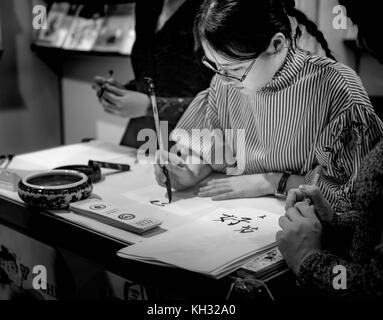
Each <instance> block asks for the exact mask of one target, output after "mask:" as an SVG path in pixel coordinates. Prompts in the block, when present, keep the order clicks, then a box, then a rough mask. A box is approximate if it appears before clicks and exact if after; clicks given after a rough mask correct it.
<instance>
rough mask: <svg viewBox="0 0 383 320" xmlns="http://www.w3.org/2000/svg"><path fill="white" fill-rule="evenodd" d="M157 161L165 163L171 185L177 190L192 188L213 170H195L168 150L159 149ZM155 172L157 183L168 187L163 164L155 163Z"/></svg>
mask: <svg viewBox="0 0 383 320" xmlns="http://www.w3.org/2000/svg"><path fill="white" fill-rule="evenodd" d="M157 161H158V162H159V163H165V167H166V169H167V170H168V173H169V177H170V183H171V186H172V188H174V189H175V190H184V189H187V188H190V187H192V186H194V185H195V184H196V183H198V182H199V181H200V180H201V178H204V177H205V176H206V175H207V174H208V173H210V172H211V169H208V170H206V169H205V170H203V171H205V172H203V171H202V170H201V171H199V172H198V171H197V172H195V171H193V170H192V169H191V168H190V166H189V165H187V164H186V163H184V161H183V160H182V158H180V157H178V156H177V155H175V154H174V153H170V152H167V151H157ZM154 173H155V176H156V181H157V183H158V184H159V185H160V186H162V187H166V184H165V183H166V177H165V175H164V173H163V171H162V167H161V165H159V164H155V165H154ZM201 174H202V175H201Z"/></svg>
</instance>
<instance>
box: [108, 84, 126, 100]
mask: <svg viewBox="0 0 383 320" xmlns="http://www.w3.org/2000/svg"><path fill="white" fill-rule="evenodd" d="M105 90H106V91H107V92H111V93H113V94H115V95H116V96H119V97H122V96H125V95H127V94H129V90H124V89H121V88H118V87H117V86H115V85H113V84H111V83H110V82H107V83H106V84H105Z"/></svg>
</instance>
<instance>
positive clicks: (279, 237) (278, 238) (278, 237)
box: [275, 230, 283, 245]
mask: <svg viewBox="0 0 383 320" xmlns="http://www.w3.org/2000/svg"><path fill="white" fill-rule="evenodd" d="M282 236H283V231H281V230H280V231H278V232H277V233H276V234H275V242H276V243H277V245H279V243H280V241H281V239H282Z"/></svg>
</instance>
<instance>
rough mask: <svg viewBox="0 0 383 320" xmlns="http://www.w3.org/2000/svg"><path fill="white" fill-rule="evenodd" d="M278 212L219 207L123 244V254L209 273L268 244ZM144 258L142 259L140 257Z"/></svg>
mask: <svg viewBox="0 0 383 320" xmlns="http://www.w3.org/2000/svg"><path fill="white" fill-rule="evenodd" d="M279 217H280V216H279V215H278V214H274V213H271V212H265V211H262V210H257V209H254V208H238V209H235V210H234V209H233V210H228V209H227V208H219V209H216V210H214V211H212V212H211V213H210V214H208V215H206V216H203V217H201V218H199V219H197V220H195V221H194V222H192V223H190V224H187V225H184V226H182V227H179V228H177V229H174V230H171V231H169V232H167V233H164V234H162V235H160V236H158V237H156V239H152V240H147V241H145V242H143V243H139V244H135V245H133V246H130V247H127V248H124V249H122V250H120V251H119V252H118V254H119V255H120V256H121V257H126V258H130V257H131V258H134V259H138V260H142V261H146V262H150V260H154V261H161V262H164V263H167V264H170V265H174V266H178V267H181V268H184V269H188V270H192V271H196V272H201V273H205V274H210V275H213V276H214V275H217V272H218V271H219V273H225V268H222V267H223V266H225V267H226V268H228V269H230V270H231V268H230V265H231V264H235V265H236V262H237V261H241V263H244V262H243V260H244V259H246V257H249V256H252V255H253V254H254V253H256V252H259V251H262V250H264V249H265V248H269V247H270V246H271V245H273V244H274V242H275V234H276V232H277V231H278V230H279V225H278V219H279ZM141 258H142V259H141Z"/></svg>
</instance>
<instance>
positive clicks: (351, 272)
mask: <svg viewBox="0 0 383 320" xmlns="http://www.w3.org/2000/svg"><path fill="white" fill-rule="evenodd" d="M335 266H342V267H344V268H345V269H344V270H346V288H344V289H337V286H336V283H337V278H336V276H337V275H339V271H336V269H335V270H334V267H335ZM334 283H335V286H334ZM297 284H298V285H299V286H301V287H306V288H310V289H319V290H320V291H321V292H322V293H324V294H327V295H331V296H332V297H341V298H358V297H359V298H364V297H382V296H383V246H382V245H380V246H378V247H377V248H376V250H375V254H374V257H373V258H372V259H371V260H370V261H368V262H367V263H365V264H356V263H350V262H348V261H346V260H344V259H341V258H340V257H338V256H336V255H334V254H331V253H329V252H321V253H314V254H312V255H310V256H309V257H307V258H306V259H305V260H304V261H303V263H302V264H301V266H300V268H299V273H298V280H297Z"/></svg>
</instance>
